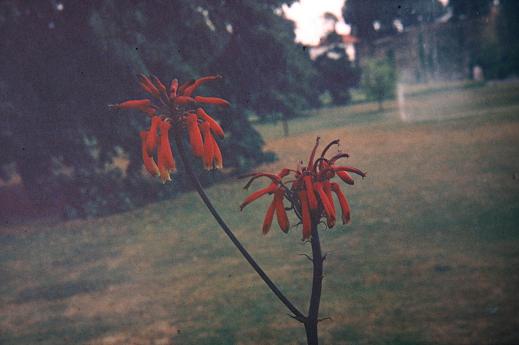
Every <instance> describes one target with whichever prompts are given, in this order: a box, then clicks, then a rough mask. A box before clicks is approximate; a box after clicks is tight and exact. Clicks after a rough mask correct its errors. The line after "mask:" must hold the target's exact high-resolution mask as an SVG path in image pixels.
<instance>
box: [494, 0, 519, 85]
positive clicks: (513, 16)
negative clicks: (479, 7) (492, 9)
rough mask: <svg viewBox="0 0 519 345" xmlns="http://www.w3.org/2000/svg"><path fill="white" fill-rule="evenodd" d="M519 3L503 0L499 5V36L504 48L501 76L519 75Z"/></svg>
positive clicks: (501, 56) (512, 0)
mask: <svg viewBox="0 0 519 345" xmlns="http://www.w3.org/2000/svg"><path fill="white" fill-rule="evenodd" d="M518 32H519V1H516V0H501V1H500V5H499V17H498V35H499V41H500V46H501V48H502V51H501V54H500V58H501V59H500V61H499V64H500V66H501V67H502V71H500V72H501V73H500V76H506V75H510V74H515V75H519V35H518V34H517V33H518Z"/></svg>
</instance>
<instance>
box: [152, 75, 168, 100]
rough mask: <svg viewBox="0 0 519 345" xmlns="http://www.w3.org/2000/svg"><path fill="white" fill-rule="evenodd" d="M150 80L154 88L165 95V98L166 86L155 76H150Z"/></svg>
mask: <svg viewBox="0 0 519 345" xmlns="http://www.w3.org/2000/svg"><path fill="white" fill-rule="evenodd" d="M151 79H152V80H153V83H154V84H155V86H156V87H157V89H158V90H159V91H160V93H162V94H163V95H165V96H166V97H167V95H168V94H167V91H166V85H164V84H163V83H162V82H161V81H160V79H159V78H157V77H156V76H154V75H152V76H151Z"/></svg>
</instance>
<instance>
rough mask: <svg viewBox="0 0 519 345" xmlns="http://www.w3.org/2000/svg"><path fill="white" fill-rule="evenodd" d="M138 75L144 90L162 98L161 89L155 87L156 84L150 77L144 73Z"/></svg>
mask: <svg viewBox="0 0 519 345" xmlns="http://www.w3.org/2000/svg"><path fill="white" fill-rule="evenodd" d="M137 77H138V79H139V83H140V84H141V87H142V88H143V89H144V91H146V92H147V93H149V94H150V95H152V96H153V97H155V98H160V92H159V90H158V89H157V88H156V87H155V85H153V83H152V82H151V80H150V79H149V78H148V77H146V76H145V75H144V74H139V75H138V76H137Z"/></svg>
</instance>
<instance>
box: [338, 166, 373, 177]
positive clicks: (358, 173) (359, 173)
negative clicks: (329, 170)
mask: <svg viewBox="0 0 519 345" xmlns="http://www.w3.org/2000/svg"><path fill="white" fill-rule="evenodd" d="M333 170H334V171H335V172H338V171H349V172H352V173H354V174H357V175H359V176H362V177H366V173H365V172H363V171H361V170H359V169H357V168H354V167H345V166H338V167H337V166H334V167H333Z"/></svg>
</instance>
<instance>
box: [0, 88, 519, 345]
mask: <svg viewBox="0 0 519 345" xmlns="http://www.w3.org/2000/svg"><path fill="white" fill-rule="evenodd" d="M385 109H386V110H385V111H384V112H378V111H377V105H376V104H370V103H367V104H357V105H355V106H352V107H345V108H329V109H324V110H321V111H318V112H315V113H313V114H312V116H309V117H307V118H304V119H299V120H297V121H292V122H290V132H291V136H289V137H288V138H283V137H281V133H282V130H281V125H259V126H258V129H259V130H260V132H261V133H262V134H263V136H264V138H265V139H266V141H267V149H268V150H271V151H274V152H276V154H277V155H278V156H279V158H280V161H278V162H275V163H273V164H270V165H267V166H263V167H261V168H260V169H261V170H267V171H277V169H279V168H280V167H281V166H282V165H283V166H294V165H295V164H296V163H297V161H298V160H299V159H306V158H307V157H306V155H307V153H308V152H309V150H310V149H311V147H312V145H313V143H314V140H315V137H316V136H317V135H319V136H321V137H322V138H323V139H324V141H323V142H325V141H327V140H331V139H335V138H340V139H341V141H342V148H343V150H344V151H346V152H349V153H350V154H351V158H350V161H351V165H353V166H357V167H359V168H362V169H363V170H366V171H367V172H368V177H367V178H366V179H364V180H361V179H358V180H357V183H356V184H355V185H354V186H353V187H348V186H345V187H344V189H345V191H346V192H347V194H348V196H349V199H350V203H351V206H352V222H351V224H350V225H347V226H342V225H338V226H336V228H334V229H333V230H331V231H328V230H327V231H323V233H322V235H321V240H322V245H323V250H324V251H325V252H328V253H329V256H328V259H327V260H326V262H325V279H324V286H323V296H322V304H321V305H322V307H321V316H322V317H326V316H330V317H331V320H328V321H324V322H322V323H321V324H320V338H321V341H322V343H323V344H394V345H396V344H401V345H402V344H517V343H519V296H518V293H517V287H518V286H519V158H518V157H519V85H518V84H517V83H510V84H503V85H501V84H499V85H486V86H482V87H477V88H454V89H453V88H450V89H446V90H445V91H444V92H442V91H441V90H440V91H438V90H435V91H434V92H417V93H415V94H414V95H410V96H409V97H407V98H406V103H405V111H406V113H407V114H408V115H409V116H408V118H409V119H410V120H411V121H407V122H403V121H400V120H399V117H400V112H399V109H397V107H396V104H395V103H394V102H386V104H385ZM414 120H419V121H414ZM260 184H261V183H259V182H257V183H255V184H254V185H253V188H254V187H258V186H260ZM241 186H242V181H228V182H225V183H222V184H220V185H217V186H213V187H211V188H209V190H208V193H209V195H210V196H211V197H212V198H213V201H214V203H215V204H216V205H217V208H218V209H219V210H220V211H221V213H222V215H223V217H224V218H225V219H226V220H227V221H228V223H229V225H230V226H231V227H232V228H233V229H235V232H236V235H237V236H238V237H239V238H240V239H241V240H242V242H243V243H244V245H245V246H246V247H247V248H248V249H249V250H250V251H251V253H252V254H253V256H254V257H255V258H257V260H258V261H259V262H260V263H261V264H262V265H263V266H264V268H265V270H266V271H267V272H268V273H269V274H270V275H271V276H272V278H273V279H274V280H275V281H276V282H278V283H279V285H280V286H281V288H282V290H283V291H284V292H285V293H286V295H288V296H289V297H290V298H291V299H293V301H294V303H295V304H296V305H298V306H300V307H301V308H303V309H306V308H307V306H306V301H307V299H308V295H309V289H310V280H311V265H310V263H309V262H308V261H307V260H306V259H305V258H304V256H301V255H299V254H301V253H309V252H310V248H309V245H308V244H304V243H302V242H301V240H300V238H301V232H300V228H299V227H294V228H293V229H292V231H291V232H290V233H289V234H288V235H285V234H283V233H281V232H280V231H277V229H275V230H276V231H271V233H269V234H268V235H267V236H262V235H261V222H262V218H263V215H264V212H265V211H266V207H267V200H260V201H257V202H255V204H253V205H251V206H249V207H247V208H246V209H245V210H244V211H243V212H241V213H240V211H239V207H238V205H239V204H240V202H241V201H242V199H243V198H244V197H245V196H246V195H247V192H246V191H244V190H243V189H242V188H241ZM165 188H175V184H174V183H173V185H170V186H166V187H165ZM293 223H295V221H293ZM0 282H1V283H0V344H49V345H50V344H81V343H85V344H303V343H304V340H305V335H304V331H303V329H302V327H301V326H300V324H299V323H298V322H297V321H295V320H293V319H291V318H290V317H288V316H287V315H286V310H285V309H284V306H283V305H282V304H281V303H279V302H278V301H277V300H275V299H274V298H273V294H272V293H271V292H270V291H269V290H268V288H267V287H266V286H265V285H264V283H263V282H262V281H261V280H260V279H259V278H258V277H257V276H256V273H254V271H252V269H250V268H249V267H248V266H247V264H246V263H245V261H244V260H243V259H242V258H241V257H240V256H239V253H238V251H237V250H235V249H234V247H233V246H232V244H231V243H230V242H229V241H228V240H227V239H226V238H225V235H224V234H223V233H222V232H221V231H220V230H219V229H218V228H217V225H216V223H215V221H214V220H213V219H212V218H211V217H210V215H209V214H208V212H207V211H206V210H205V209H204V207H203V206H202V203H201V202H200V201H199V199H198V197H197V196H196V195H195V194H194V193H187V194H184V195H182V196H180V197H178V198H176V199H174V200H171V201H167V202H162V203H157V204H153V205H149V206H147V207H144V208H141V209H138V210H135V211H132V212H128V213H124V214H118V215H114V216H110V217H105V218H100V219H95V220H77V221H70V222H59V223H56V222H52V221H46V222H44V221H32V222H29V223H21V224H18V225H11V226H6V225H3V226H2V227H0Z"/></svg>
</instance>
